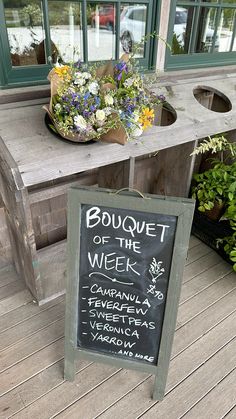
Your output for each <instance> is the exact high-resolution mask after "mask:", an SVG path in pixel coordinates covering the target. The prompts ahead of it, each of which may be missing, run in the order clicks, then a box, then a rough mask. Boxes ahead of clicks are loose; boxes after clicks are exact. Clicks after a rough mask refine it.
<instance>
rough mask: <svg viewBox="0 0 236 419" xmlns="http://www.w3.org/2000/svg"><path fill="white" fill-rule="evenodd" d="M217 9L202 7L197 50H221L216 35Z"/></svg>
mask: <svg viewBox="0 0 236 419" xmlns="http://www.w3.org/2000/svg"><path fill="white" fill-rule="evenodd" d="M216 19H217V9H214V8H211V7H201V8H200V16H199V21H198V37H197V42H196V49H195V52H201V53H202V52H206V53H208V52H211V51H212V48H213V52H217V51H219V38H218V37H217V36H216V37H215V28H216V22H217V20H216Z"/></svg>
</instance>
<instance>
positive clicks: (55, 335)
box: [0, 319, 64, 379]
mask: <svg viewBox="0 0 236 419" xmlns="http://www.w3.org/2000/svg"><path fill="white" fill-rule="evenodd" d="M63 336H64V319H62V320H57V321H54V322H53V323H51V324H50V325H49V326H48V327H46V328H45V329H42V330H40V331H39V332H38V333H35V334H34V335H32V336H31V337H30V338H28V339H27V338H26V339H23V340H21V341H19V342H17V343H16V344H15V345H12V346H10V347H7V348H6V349H5V350H4V351H1V353H0V373H3V372H4V371H5V370H6V369H8V368H11V367H12V366H13V365H15V364H18V363H19V362H21V361H22V360H24V359H25V358H28V357H30V356H31V355H32V354H34V353H36V352H38V351H40V350H42V349H43V348H44V347H46V346H48V345H50V344H51V343H52V342H55V341H56V340H58V339H60V338H61V337H63ZM3 379H4V378H3Z"/></svg>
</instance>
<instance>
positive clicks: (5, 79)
mask: <svg viewBox="0 0 236 419" xmlns="http://www.w3.org/2000/svg"><path fill="white" fill-rule="evenodd" d="M57 1H61V0H57ZM62 2H65V0H62ZM74 3H78V4H82V28H83V42H82V43H83V53H82V55H83V60H84V62H85V63H87V62H88V34H87V5H88V4H99V3H100V4H106V3H107V4H114V6H115V7H116V8H117V7H119V6H120V5H121V4H122V3H125V4H127V3H128V4H129V5H136V4H137V5H138V4H145V5H147V7H148V15H147V20H146V33H151V32H153V28H154V26H155V24H156V19H153V16H154V17H156V15H155V13H153V11H154V10H155V8H156V3H155V2H153V0H129V1H128V2H126V1H124V0H112V1H110V0H102V1H98V0H89V1H88V0H74ZM48 4H49V3H48V0H43V1H42V7H43V8H42V11H43V23H44V24H43V26H44V36H45V54H46V61H47V63H46V64H40V65H37V64H36V65H26V66H24V65H20V66H12V63H11V52H10V46H9V41H8V33H7V28H6V23H5V18H4V5H3V0H0V42H1V43H2V53H1V57H3V60H2V61H1V62H0V85H1V86H2V87H3V88H4V87H13V86H14V87H16V86H19V87H20V86H23V85H30V84H32V85H34V84H37V83H38V84H42V83H45V84H46V83H48V82H47V74H48V72H49V70H50V68H51V56H52V51H51V42H50V22H49V10H48ZM119 15H120V10H119V11H118V12H116V22H117V23H118V25H117V30H116V31H115V34H116V37H115V38H116V41H115V43H116V48H115V50H116V54H115V55H116V59H118V54H119V36H118V34H119V27H120V22H118V18H119ZM152 44H153V40H152V39H149V40H148V41H147V42H146V45H145V49H144V57H142V58H137V63H138V65H139V66H140V67H141V68H144V69H145V70H146V69H147V70H148V69H150V68H151V64H150V63H151V62H152V61H153V60H152V58H151V57H150V54H151V50H150V48H151V47H152Z"/></svg>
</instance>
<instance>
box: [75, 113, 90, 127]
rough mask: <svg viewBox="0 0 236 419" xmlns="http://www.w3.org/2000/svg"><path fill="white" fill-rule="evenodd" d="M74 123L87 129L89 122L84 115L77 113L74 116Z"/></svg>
mask: <svg viewBox="0 0 236 419" xmlns="http://www.w3.org/2000/svg"><path fill="white" fill-rule="evenodd" d="M74 124H75V126H76V127H77V128H79V129H82V130H85V129H86V128H87V122H86V121H85V119H84V118H83V117H82V115H77V116H75V117H74Z"/></svg>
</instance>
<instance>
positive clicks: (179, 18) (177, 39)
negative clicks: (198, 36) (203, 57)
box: [171, 7, 195, 55]
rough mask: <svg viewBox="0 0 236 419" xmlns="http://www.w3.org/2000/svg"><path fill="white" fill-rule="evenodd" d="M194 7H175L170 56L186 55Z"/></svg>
mask: <svg viewBox="0 0 236 419" xmlns="http://www.w3.org/2000/svg"><path fill="white" fill-rule="evenodd" d="M194 10H195V8H194V7H176V11H175V20H174V31H173V32H174V33H173V38H172V47H171V51H172V55H177V54H187V53H188V52H189V48H190V40H191V33H192V22H193V15H194Z"/></svg>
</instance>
